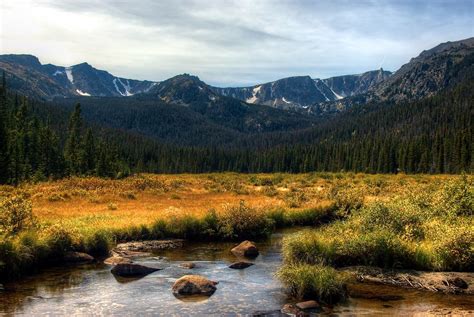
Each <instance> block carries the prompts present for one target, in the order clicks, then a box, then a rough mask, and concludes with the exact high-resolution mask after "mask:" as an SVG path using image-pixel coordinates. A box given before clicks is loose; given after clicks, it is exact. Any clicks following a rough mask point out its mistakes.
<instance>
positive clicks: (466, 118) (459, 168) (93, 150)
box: [0, 77, 474, 184]
mask: <svg viewBox="0 0 474 317" xmlns="http://www.w3.org/2000/svg"><path fill="white" fill-rule="evenodd" d="M6 87H7V85H6V83H5V78H4V77H3V81H2V86H1V87H0V183H10V184H19V183H21V182H23V181H28V180H43V179H48V178H61V177H67V176H70V175H96V176H100V177H112V178H116V177H123V176H126V175H128V174H129V173H135V172H153V173H184V172H189V173H203V172H223V171H233V172H245V173H246V172H252V173H254V172H255V173H258V172H291V173H298V172H312V171H335V172H339V171H355V172H366V173H398V172H406V173H460V172H463V171H466V172H472V171H473V170H474V160H473V158H474V153H473V151H474V146H473V143H474V142H473V141H474V140H473V124H472V121H473V114H474V110H473V104H474V83H473V82H472V81H468V82H465V83H464V84H462V85H459V86H458V87H457V88H455V89H452V90H449V91H446V92H443V93H441V94H439V95H437V96H434V97H431V98H427V99H424V100H421V101H418V102H413V103H409V104H391V103H379V104H372V105H364V106H359V107H354V108H353V109H351V110H348V111H346V112H345V113H342V114H339V115H338V116H335V117H333V118H328V119H327V120H325V121H324V122H322V123H319V124H318V125H316V126H315V127H312V128H310V129H305V130H300V131H293V132H278V133H260V134H248V135H245V136H243V137H240V138H238V139H236V140H234V141H233V142H229V143H228V144H222V145H215V144H212V142H211V141H210V144H209V145H205V144H204V145H201V144H200V145H199V146H187V145H186V146H185V145H180V144H176V142H173V144H170V143H166V142H165V141H163V140H156V139H153V138H150V137H147V136H144V135H140V134H136V133H133V132H130V131H128V130H126V131H124V130H119V129H114V128H108V127H104V126H98V125H94V124H93V123H89V122H84V120H83V118H82V113H81V111H82V110H81V106H80V104H76V105H75V107H74V109H73V111H72V113H71V114H70V115H69V120H68V125H67V126H65V125H64V124H63V123H62V121H64V119H65V118H64V115H62V111H64V109H59V108H57V107H56V108H55V107H54V106H52V105H46V104H35V101H34V100H29V99H27V98H26V97H22V96H18V95H14V94H10V93H8V92H7V89H6Z"/></svg>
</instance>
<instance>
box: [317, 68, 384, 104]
mask: <svg viewBox="0 0 474 317" xmlns="http://www.w3.org/2000/svg"><path fill="white" fill-rule="evenodd" d="M391 74H392V72H389V71H386V70H383V69H380V70H373V71H369V72H365V73H363V74H358V75H345V76H337V77H331V78H327V79H323V80H322V81H323V82H324V83H325V84H326V85H327V86H328V87H329V88H330V89H331V90H332V91H333V92H334V93H336V94H337V95H338V96H340V97H350V96H355V95H360V94H365V93H366V92H368V91H369V90H371V89H372V88H373V87H375V86H376V85H377V84H380V83H381V82H383V81H385V80H387V79H388V78H389V77H390V75H391ZM339 99H341V98H339Z"/></svg>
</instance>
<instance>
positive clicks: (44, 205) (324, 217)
mask: <svg viewBox="0 0 474 317" xmlns="http://www.w3.org/2000/svg"><path fill="white" fill-rule="evenodd" d="M458 178H459V176H457V177H456V176H446V175H440V176H428V175H366V174H351V173H310V174H296V175H293V174H258V175H254V174H250V175H249V174H232V173H225V174H200V175H150V174H145V175H137V176H133V177H129V178H126V179H122V180H106V179H99V178H70V179H64V180H59V181H51V182H44V183H38V184H23V185H22V186H20V187H17V188H13V187H8V186H3V187H0V200H1V204H0V212H1V213H0V217H1V219H0V220H1V221H0V273H1V277H7V276H8V277H12V276H15V275H18V274H20V273H23V272H26V271H30V270H34V269H36V268H38V267H40V266H41V265H43V264H44V263H47V262H48V260H49V259H51V258H58V257H61V256H62V254H64V253H65V252H67V251H70V250H75V251H85V252H89V253H92V254H98V255H103V254H106V253H107V252H108V250H109V248H110V247H111V246H113V245H114V244H115V243H117V242H119V241H127V240H136V239H155V238H165V237H181V238H189V239H233V240H240V239H244V238H250V239H259V238H264V237H265V236H267V235H268V234H270V233H271V232H272V231H273V230H274V229H275V228H276V227H282V226H292V225H321V224H323V223H327V222H331V221H333V220H335V219H339V220H338V222H340V220H341V219H346V218H348V217H350V216H349V215H350V214H351V213H352V212H351V211H352V210H355V209H357V210H359V209H361V208H362V209H363V208H365V207H364V206H371V205H374V204H387V203H390V202H392V201H393V200H394V199H398V198H397V197H402V196H404V195H408V194H410V193H413V191H416V192H430V191H432V190H433V189H436V188H441V187H442V186H443V184H446V183H450V182H452V181H454V180H456V179H458ZM470 181H472V180H470ZM344 221H345V220H344ZM471 224H472V223H471ZM468 225H469V224H468ZM324 230H335V229H324ZM332 233H333V232H331V234H332ZM338 233H340V232H338ZM352 234H353V235H357V234H359V233H352ZM299 240H301V241H304V239H299ZM290 244H291V243H290V242H288V245H290ZM287 249H289V247H287ZM286 252H287V253H286V254H290V253H289V252H288V251H286ZM290 257H291V255H287V259H290ZM293 260H294V259H293ZM293 260H291V262H298V261H293Z"/></svg>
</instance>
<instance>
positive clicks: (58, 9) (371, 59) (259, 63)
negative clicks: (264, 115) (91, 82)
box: [0, 0, 474, 87]
mask: <svg viewBox="0 0 474 317" xmlns="http://www.w3.org/2000/svg"><path fill="white" fill-rule="evenodd" d="M230 3H231V5H229V6H227V7H225V8H222V6H219V3H218V2H216V1H210V2H206V3H205V4H203V3H199V1H187V0H183V1H180V2H178V3H177V4H174V5H172V4H171V2H164V3H163V2H161V3H158V4H157V3H153V2H152V1H145V2H142V3H140V4H135V5H134V6H133V7H131V6H130V4H131V3H130V2H129V1H127V0H123V1H119V2H118V3H115V4H114V3H113V2H110V0H102V1H94V0H84V1H69V0H67V1H57V0H44V1H33V0H23V1H18V2H15V3H13V4H7V3H2V5H1V8H2V17H3V18H2V29H7V26H8V29H9V30H12V32H9V33H8V34H7V33H6V32H0V33H1V34H0V36H1V37H0V41H1V46H2V52H1V53H2V54H31V55H34V56H37V57H38V58H39V59H40V61H41V63H42V64H48V63H51V64H54V65H58V66H71V65H76V64H80V63H82V62H87V63H89V64H90V65H92V66H93V67H95V68H97V69H103V70H106V71H108V72H110V73H111V74H113V75H114V76H118V77H123V78H130V79H139V80H150V81H163V80H165V79H167V78H171V77H173V76H176V75H178V74H183V73H188V74H193V75H196V76H198V77H199V78H200V79H201V80H202V81H204V82H206V83H208V84H210V85H213V86H217V87H245V86H254V85H256V84H262V83H266V82H272V81H275V80H277V79H281V78H287V77H293V76H306V75H308V76H310V77H311V78H320V79H324V78H329V77H334V76H342V75H352V74H361V73H364V72H366V71H372V70H378V69H380V68H383V69H384V70H390V71H391V72H395V71H396V70H398V69H399V68H400V67H401V66H402V65H403V64H405V63H407V62H408V61H409V60H410V59H411V58H413V57H416V56H418V55H419V54H420V53H421V52H422V51H423V50H427V49H430V48H432V47H435V46H436V45H438V44H440V43H444V42H448V41H451V42H452V41H457V40H460V39H465V38H469V37H471V36H472V35H473V34H474V26H473V24H472V22H471V19H470V17H471V16H472V13H473V3H474V2H472V1H457V2H456V3H451V2H449V1H421V2H416V3H411V2H406V1H402V2H399V1H394V0H386V1H364V2H359V3H357V4H356V5H354V4H351V3H350V2H347V1H336V2H321V3H317V4H315V3H312V2H310V1H304V0H303V1H297V2H289V1H283V0H282V1H277V2H273V3H270V2H269V1H263V2H261V3H258V4H254V3H251V2H248V1H243V2H230ZM28 7H34V10H30V11H28V10H27V8H28ZM270 9H271V10H270ZM229 10H230V11H229ZM33 11H34V12H35V15H33V14H32V13H33ZM231 11H232V12H231ZM266 13H269V14H266ZM20 17H22V18H20ZM25 20H29V21H30V23H28V24H27V25H25V24H24V22H23V21H25ZM65 25H67V27H64V26H65ZM409 32H411V34H412V35H411V36H410V37H408V36H407V34H410V33H409ZM91 47H93V48H94V49H93V50H92V49H91ZM341 47H343V48H344V49H343V50H341V49H340V48H341ZM144 52H146V53H144Z"/></svg>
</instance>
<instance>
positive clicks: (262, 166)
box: [0, 38, 474, 175]
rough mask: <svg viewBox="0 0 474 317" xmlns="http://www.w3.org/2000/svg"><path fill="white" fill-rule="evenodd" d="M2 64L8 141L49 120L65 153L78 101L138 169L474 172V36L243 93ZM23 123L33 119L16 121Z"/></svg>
mask: <svg viewBox="0 0 474 317" xmlns="http://www.w3.org/2000/svg"><path fill="white" fill-rule="evenodd" d="M0 69H3V70H4V74H5V77H6V88H7V91H8V94H7V98H5V99H6V100H7V104H8V107H7V113H8V116H7V118H10V121H11V124H10V126H9V131H10V132H9V134H8V135H10V136H12V137H14V136H15V135H18V133H19V132H21V131H18V129H17V126H19V127H23V128H24V127H31V128H34V127H35V126H36V127H38V124H39V122H43V125H46V126H49V127H51V129H53V130H54V131H55V133H56V135H57V136H58V142H59V143H58V145H57V147H58V148H60V147H63V146H64V143H65V140H66V138H67V135H68V133H66V132H65V131H66V130H67V127H66V122H67V121H68V120H67V118H68V116H69V114H70V113H71V111H75V109H76V111H77V108H78V107H77V106H76V105H77V104H78V103H80V105H81V106H80V107H79V108H80V114H81V116H82V117H83V118H84V122H85V125H86V127H88V128H90V129H91V130H92V131H93V132H92V133H93V134H94V135H96V136H97V137H98V138H99V140H100V143H101V144H105V143H107V144H111V147H110V148H109V149H108V150H107V151H108V153H109V154H107V155H112V156H114V157H115V158H117V159H118V160H119V161H120V164H119V165H120V166H127V167H128V168H130V169H131V170H134V171H152V172H203V171H229V170H231V171H239V172H242V171H244V172H246V171H255V172H272V171H290V172H300V171H314V170H318V171H319V170H320V171H327V170H330V171H340V170H341V169H344V170H354V171H363V172H367V171H368V172H396V171H398V170H399V169H400V170H403V171H407V172H439V173H443V172H456V173H457V172H460V171H462V170H466V171H467V170H470V169H472V168H474V165H472V164H474V163H471V162H474V160H473V159H472V158H473V157H474V154H473V153H474V152H473V150H474V149H473V148H472V144H474V143H473V142H474V140H473V135H474V133H473V127H474V123H473V122H472V119H473V116H472V114H473V113H474V110H473V106H474V104H473V99H472V91H473V86H474V39H473V38H470V39H466V40H462V41H456V42H447V43H443V44H440V45H438V46H436V47H434V48H432V49H430V50H427V51H423V52H422V53H421V54H419V56H417V57H415V58H413V59H411V60H410V61H409V62H408V63H407V64H405V65H403V66H402V67H401V68H400V69H399V70H397V71H396V72H395V73H393V74H392V73H390V72H387V71H384V70H382V69H380V70H376V71H370V72H366V73H363V74H360V75H347V76H339V77H333V78H328V79H314V78H311V77H310V76H297V77H289V78H285V79H281V80H277V81H275V82H270V83H264V84H259V85H255V86H252V87H241V88H238V87H237V88H218V87H213V86H210V85H208V84H206V83H205V82H203V81H202V80H200V79H199V78H198V77H197V76H193V75H189V74H181V75H177V76H174V77H172V78H169V79H167V80H163V81H161V82H152V81H133V80H130V79H125V78H118V77H115V76H113V75H111V74H109V73H108V72H105V71H100V70H97V69H95V68H93V67H92V66H90V65H88V64H85V63H83V64H79V65H75V66H72V67H60V66H54V65H42V64H41V63H40V62H39V60H38V59H37V58H36V57H34V56H31V55H2V56H0ZM3 91H5V89H3ZM23 96H25V97H28V98H23ZM28 111H29V114H28V115H25V113H26V112H28ZM22 118H23V119H22ZM24 118H30V119H31V121H29V122H28V123H25V122H23V123H18V122H19V121H20V119H22V120H23V121H24ZM30 119H28V120H30ZM33 119H34V120H33ZM34 135H37V133H36V132H34V133H33V132H31V133H26V134H25V138H26V139H28V138H29V137H30V136H34ZM26 139H25V140H26ZM25 142H26V141H25ZM15 144H16V143H15ZM18 144H20V143H18ZM18 144H17V145H18ZM21 144H22V143H21ZM11 149H12V150H13V149H17V148H11ZM18 149H19V148H18ZM35 153H36V152H35ZM32 155H36V154H34V153H32ZM471 167H472V168H471ZM110 175H113V174H110Z"/></svg>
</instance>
